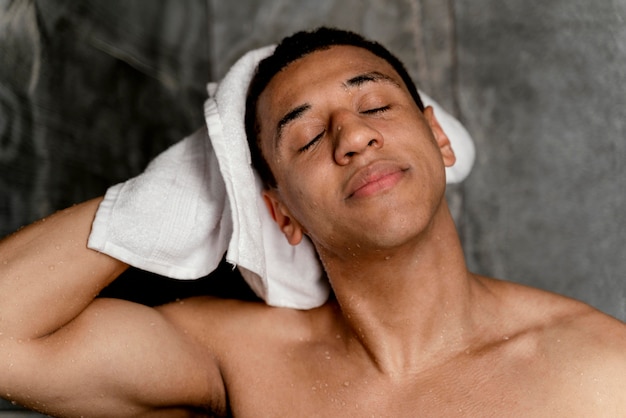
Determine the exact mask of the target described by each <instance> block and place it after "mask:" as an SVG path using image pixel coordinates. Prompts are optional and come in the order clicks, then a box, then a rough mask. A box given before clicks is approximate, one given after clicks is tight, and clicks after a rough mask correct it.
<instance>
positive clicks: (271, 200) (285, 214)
mask: <svg viewBox="0 0 626 418" xmlns="http://www.w3.org/2000/svg"><path fill="white" fill-rule="evenodd" d="M263 201H264V202H265V206H267V210H269V212H270V215H271V216H272V219H274V222H276V224H277V225H278V227H279V228H280V230H281V231H282V232H283V234H284V235H285V237H286V238H287V241H288V242H289V244H291V245H298V244H300V241H302V236H303V235H304V229H303V228H302V226H301V225H300V223H299V222H298V221H297V220H296V219H295V218H294V217H293V215H292V214H291V212H290V211H289V209H288V208H287V207H286V206H285V204H284V203H283V202H282V200H281V198H280V194H279V193H278V191H277V190H276V189H269V190H264V191H263Z"/></svg>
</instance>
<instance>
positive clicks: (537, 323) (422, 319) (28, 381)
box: [0, 34, 626, 418]
mask: <svg viewBox="0 0 626 418" xmlns="http://www.w3.org/2000/svg"><path fill="white" fill-rule="evenodd" d="M298 36H299V37H300V38H302V40H303V41H302V42H304V44H306V43H307V42H311V41H314V40H315V39H317V38H316V37H319V36H320V35H319V34H317V35H316V34H313V35H307V34H304V35H298ZM350 39H352V37H351V36H344V37H343V38H342V37H341V36H339V37H338V38H335V41H332V42H331V44H332V45H331V46H329V47H325V48H317V47H313V48H311V50H310V51H306V53H304V54H300V55H301V56H296V57H295V58H294V59H293V61H292V62H290V63H289V64H288V65H286V66H285V67H284V68H283V69H282V70H280V71H279V72H278V73H276V74H275V75H274V76H273V77H271V78H270V79H269V82H268V83H267V85H266V86H263V82H260V83H259V85H260V87H259V89H260V90H261V92H260V96H259V97H258V102H257V103H256V105H255V109H256V112H255V114H254V115H253V116H254V117H253V118H251V119H250V120H251V121H253V122H254V121H256V122H255V126H256V128H255V129H254V131H255V132H251V134H252V135H253V137H252V138H251V140H252V142H253V145H254V144H255V143H258V144H259V145H260V148H261V150H262V155H263V156H264V158H265V160H266V162H267V168H268V169H269V170H270V172H271V174H272V177H273V180H275V184H274V185H272V178H270V177H268V178H266V180H267V182H268V188H267V190H266V191H265V199H266V201H267V203H268V206H269V207H270V208H271V212H272V214H273V217H274V218H275V220H276V222H277V223H278V225H279V226H280V228H281V230H282V231H283V232H284V234H285V236H286V239H287V240H288V241H289V242H290V243H292V244H297V243H298V242H299V241H300V240H301V239H302V238H303V236H304V235H306V236H308V237H309V238H310V239H311V240H312V241H313V243H314V245H315V247H316V249H317V251H318V253H319V256H320V258H321V260H322V262H323V265H324V267H325V269H326V272H327V273H328V276H329V279H330V281H331V283H332V287H333V290H334V294H335V298H333V299H332V300H330V301H329V302H328V303H326V304H325V305H324V306H322V307H320V308H318V309H313V310H309V311H297V310H292V309H284V308H271V307H268V306H265V305H263V304H260V303H251V302H241V301H234V300H219V299H214V298H208V297H197V298H192V299H188V300H184V301H181V302H176V303H172V304H168V305H165V306H161V307H157V308H149V307H146V306H141V305H138V304H134V303H131V302H128V301H123V300H113V299H95V300H94V297H95V295H97V294H98V292H99V291H100V290H101V289H102V288H103V287H105V286H106V285H107V284H109V283H110V282H111V281H112V280H114V279H115V277H117V276H118V275H119V274H120V273H121V272H122V271H124V269H125V268H126V265H124V264H123V263H121V262H119V261H117V260H114V259H112V258H110V257H108V256H106V255H103V254H99V253H96V252H94V251H91V250H88V249H87V248H86V241H87V237H88V234H89V231H90V225H91V222H92V220H93V217H94V213H95V211H96V208H97V205H98V203H99V199H96V200H93V201H89V202H86V203H84V204H81V205H78V206H75V207H72V208H69V209H67V210H65V211H62V212H59V213H57V214H55V215H53V216H51V217H49V218H48V219H46V220H45V221H40V222H38V223H35V224H33V225H31V226H29V227H26V228H24V229H22V230H21V231H19V232H17V233H16V234H14V235H12V236H10V237H8V238H6V239H5V240H4V241H3V242H2V243H0V394H1V395H2V396H3V397H7V398H9V399H13V400H15V401H17V402H19V403H22V404H25V405H27V406H28V407H30V408H34V409H37V410H40V411H44V412H46V413H48V414H52V415H57V416H64V417H80V416H88V417H107V418H110V417H133V416H137V417H153V416H154V417H157V416H164V417H177V416H181V417H182V416H229V415H234V416H241V417H266V416H267V417H270V416H271V417H311V416H320V417H332V416H337V417H350V416H358V417H360V416H367V417H370V416H388V417H404V416H410V417H413V416H463V417H470V416H477V417H485V416H507V417H514V416H518V417H532V416H537V417H546V416H549V417H591V416H593V417H617V416H623V414H624V413H625V411H626V393H625V392H624V388H625V387H626V327H625V326H624V324H623V323H621V322H620V321H617V320H615V319H613V318H610V317H608V316H606V315H604V314H602V313H600V312H598V311H596V310H594V309H593V308H591V307H589V306H587V305H584V304H582V303H580V302H576V301H573V300H570V299H567V298H565V297H561V296H558V295H554V294H550V293H547V292H543V291H540V290H535V289H531V288H527V287H524V286H520V285H516V284H512V283H507V282H503V281H499V280H495V279H491V278H487V277H481V276H477V275H475V274H472V273H470V272H469V271H468V270H467V267H466V264H465V261H464V257H463V252H462V248H461V245H460V242H459V238H458V235H457V232H456V230H455V226H454V223H453V220H452V218H451V215H450V212H449V210H448V206H447V204H446V201H445V198H444V189H445V174H444V166H446V165H451V164H453V163H454V160H455V157H454V153H453V151H452V149H451V148H450V144H449V141H448V138H447V137H446V134H445V133H444V132H443V131H442V129H441V128H440V126H439V124H438V122H437V119H436V115H434V114H433V111H432V109H431V108H426V109H423V110H422V109H420V107H421V103H420V102H419V99H418V98H416V97H415V96H414V95H413V94H412V93H411V92H410V89H411V87H409V86H407V84H406V80H405V79H404V78H403V77H402V76H400V74H399V71H398V70H397V69H395V68H394V67H393V66H392V65H391V64H390V62H389V61H388V60H386V59H383V58H382V57H381V56H378V55H376V54H374V53H372V52H371V51H370V50H368V49H367V47H366V46H365V45H366V44H360V43H357V45H360V46H354V43H353V41H352V40H350ZM302 42H300V43H298V47H302V45H303V43H302ZM322 43H323V42H322ZM285 48H287V47H285ZM288 61H289V59H288ZM254 91H255V90H254V88H253V90H252V92H253V93H254ZM254 102H255V101H254V100H252V103H254ZM255 141H257V142H255ZM257 163H258V161H257ZM265 174H266V175H267V174H268V173H265ZM590 280H592V278H590Z"/></svg>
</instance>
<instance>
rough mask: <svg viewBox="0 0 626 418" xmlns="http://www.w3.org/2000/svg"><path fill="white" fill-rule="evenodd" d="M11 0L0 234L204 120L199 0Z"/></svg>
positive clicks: (101, 184) (205, 75)
mask: <svg viewBox="0 0 626 418" xmlns="http://www.w3.org/2000/svg"><path fill="white" fill-rule="evenodd" d="M178 6H179V5H178V2H177V1H174V0H171V1H159V2H152V1H145V0H144V1H133V2H127V1H123V0H112V1H107V2H101V1H95V0H94V1H90V0H87V1H80V2H76V1H68V0H45V1H28V0H27V1H14V2H11V3H9V4H8V6H7V9H5V10H2V18H1V20H0V23H1V24H0V31H1V32H0V49H2V51H3V52H2V66H1V67H0V101H1V102H0V103H1V108H0V117H1V118H2V124H0V127H1V132H0V134H1V135H2V137H1V139H0V179H1V180H0V202H2V203H1V204H0V235H5V234H7V233H9V232H11V231H13V230H15V229H16V228H17V227H19V226H21V225H24V224H28V223H30V222H32V221H33V220H35V219H38V218H40V217H43V216H46V215H48V214H49V213H51V212H53V211H55V210H57V209H59V208H63V207H67V206H69V205H71V204H74V203H77V202H80V201H84V200H86V199H88V198H91V197H94V196H97V195H101V194H103V193H104V191H105V190H106V188H107V187H108V186H110V185H112V184H114V183H116V182H119V181H122V180H125V179H127V178H129V177H132V176H134V175H136V174H138V173H139V172H140V171H142V170H143V168H144V167H145V166H146V164H147V163H148V161H149V160H150V159H151V158H152V157H153V156H155V155H156V154H158V153H159V152H160V151H162V150H163V149H164V148H166V147H167V146H168V145H170V144H172V143H174V142H176V141H177V140H179V139H181V138H182V137H183V136H185V135H187V134H189V133H190V132H193V131H194V130H195V129H197V128H198V127H199V126H201V125H202V124H203V123H204V120H203V117H202V103H203V101H204V99H205V91H204V86H205V84H206V82H207V81H208V80H209V62H208V57H209V54H208V38H207V36H206V34H207V32H208V28H207V25H208V19H207V11H206V2H205V1H204V0H198V1H189V2H186V7H185V8H181V7H178Z"/></svg>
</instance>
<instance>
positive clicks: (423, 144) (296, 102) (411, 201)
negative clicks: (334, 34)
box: [257, 46, 454, 255]
mask: <svg viewBox="0 0 626 418" xmlns="http://www.w3.org/2000/svg"><path fill="white" fill-rule="evenodd" d="M257 119H258V121H259V125H260V132H259V138H260V141H261V149H262V152H263V154H264V156H265V158H266V159H267V161H268V164H269V165H270V167H271V169H272V172H273V173H274V175H275V177H276V181H277V184H278V186H277V188H276V189H272V190H269V191H267V192H266V193H265V200H266V203H267V204H268V207H269V209H270V211H271V212H272V215H273V216H274V219H275V220H276V221H277V223H278V224H279V226H280V227H281V229H282V230H283V232H284V233H285V235H286V237H287V239H288V240H289V241H290V242H291V243H292V244H297V243H298V242H299V241H300V239H301V238H302V234H307V235H308V236H309V237H310V238H311V240H312V241H313V242H314V244H315V245H316V247H317V249H318V252H320V255H323V254H330V253H333V254H336V255H338V254H341V253H342V252H345V251H346V249H347V248H351V249H354V248H362V249H384V248H393V247H394V246H398V245H402V244H404V243H406V242H407V241H410V240H412V239H416V238H417V237H418V236H419V234H420V231H423V230H424V228H426V227H427V225H428V224H429V222H430V220H431V219H432V217H433V215H434V213H435V211H436V210H437V209H438V207H439V206H440V202H441V200H442V199H443V194H444V190H445V173H444V165H446V164H448V165H451V164H452V163H454V154H453V153H452V150H451V148H450V145H449V141H448V139H447V137H446V136H445V134H444V133H443V131H442V130H441V128H440V127H439V125H438V123H437V121H436V119H435V118H434V115H433V114H432V109H430V108H427V109H426V110H425V112H424V113H422V112H421V111H420V110H419V109H418V107H417V105H416V104H415V102H414V101H413V99H412V98H411V95H410V93H409V92H408V90H407V88H406V87H405V85H404V84H403V82H402V80H401V78H400V76H399V75H398V74H397V73H396V72H395V70H393V68H392V67H391V65H389V64H388V63H387V62H386V61H385V60H383V59H381V58H379V57H377V56H376V55H374V54H372V53H370V52H369V51H367V50H365V49H362V48H357V47H352V46H334V47H331V48H330V49H328V50H322V51H317V52H314V53H312V54H310V55H307V56H305V57H303V58H301V59H299V60H297V61H295V62H293V63H291V64H290V65H289V66H287V67H286V68H285V69H284V70H283V71H281V72H280V73H278V74H277V75H276V76H275V77H274V78H273V79H272V81H271V82H270V83H269V84H268V86H267V88H266V89H265V90H264V91H263V93H262V94H261V96H260V97H259V102H258V106H257Z"/></svg>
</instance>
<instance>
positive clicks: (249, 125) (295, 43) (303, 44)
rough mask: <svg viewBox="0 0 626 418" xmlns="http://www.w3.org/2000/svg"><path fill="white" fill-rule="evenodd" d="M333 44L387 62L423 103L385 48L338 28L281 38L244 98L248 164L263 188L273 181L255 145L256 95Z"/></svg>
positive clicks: (305, 32) (269, 186)
mask: <svg viewBox="0 0 626 418" xmlns="http://www.w3.org/2000/svg"><path fill="white" fill-rule="evenodd" d="M335 45H349V46H356V47H359V48H363V49H366V50H368V51H370V52H371V53H373V54H374V55H376V56H378V57H380V58H382V59H384V60H385V61H387V62H388V63H389V64H390V65H391V66H392V67H393V69H394V70H395V71H396V72H397V73H398V75H400V77H401V78H402V81H403V82H404V84H405V85H406V87H407V89H408V90H409V93H410V94H411V97H413V100H414V101H415V103H416V104H417V107H418V108H419V109H420V110H422V111H423V110H424V104H423V103H422V99H421V98H420V95H419V93H418V91H417V87H416V86H415V83H414V82H413V80H412V79H411V76H410V75H409V73H408V72H407V70H406V68H405V67H404V64H402V62H401V61H400V60H399V59H398V58H397V57H396V56H395V55H393V54H392V53H391V52H389V50H388V49H387V48H385V47H384V46H382V45H381V44H379V43H378V42H374V41H370V40H368V39H365V38H364V37H363V36H361V35H359V34H357V33H354V32H351V31H346V30H342V29H336V28H329V27H320V28H318V29H315V30H312V31H300V32H296V33H295V34H293V35H291V36H288V37H286V38H284V39H283V40H282V41H281V42H280V43H279V44H278V45H277V46H276V49H275V50H274V53H273V54H272V55H270V56H269V57H267V58H265V59H263V60H261V62H259V65H258V67H257V69H256V72H255V74H254V76H253V77H252V81H251V82H250V86H249V87H248V94H247V97H246V115H245V128H246V136H247V139H248V146H249V148H250V155H251V157H252V165H253V167H254V168H255V170H256V171H257V172H258V173H259V176H260V177H261V180H262V181H263V186H264V187H265V188H275V187H276V178H275V177H274V174H273V173H272V170H271V169H270V167H269V164H268V163H267V160H266V159H265V157H264V156H263V153H262V151H261V144H260V143H259V139H258V134H259V122H258V120H257V104H258V100H259V96H260V95H261V93H263V90H265V88H266V87H267V85H268V84H269V83H270V81H271V80H272V78H273V77H274V76H275V75H276V74H278V73H279V72H280V71H282V70H283V69H284V68H285V67H287V66H288V65H289V64H291V63H292V62H294V61H296V60H298V59H300V58H303V57H305V56H306V55H308V54H311V53H313V52H315V51H320V50H324V49H329V48H330V47H332V46H335Z"/></svg>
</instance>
